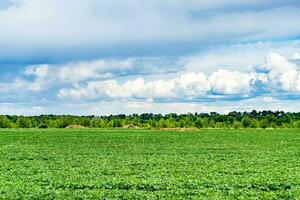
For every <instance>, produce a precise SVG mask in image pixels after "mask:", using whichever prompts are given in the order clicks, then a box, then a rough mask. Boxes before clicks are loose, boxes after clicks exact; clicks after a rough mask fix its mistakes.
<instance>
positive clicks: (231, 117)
mask: <svg viewBox="0 0 300 200" xmlns="http://www.w3.org/2000/svg"><path fill="white" fill-rule="evenodd" d="M299 122H300V113H284V112H279V111H276V112H272V111H261V112H258V111H255V110H254V111H252V112H230V113H229V114H227V115H221V114H218V113H215V112H212V113H209V114H208V113H194V114H192V113H188V114H180V115H178V114H174V113H171V114H167V115H161V114H152V113H147V114H141V115H137V114H133V115H122V114H121V115H110V116H71V115H41V116H28V117H24V116H9V115H7V116H3V115H2V116H0V128H66V127H68V126H70V125H80V126H84V127H87V128H121V127H140V128H147V129H151V128H152V129H156V128H300V123H299Z"/></svg>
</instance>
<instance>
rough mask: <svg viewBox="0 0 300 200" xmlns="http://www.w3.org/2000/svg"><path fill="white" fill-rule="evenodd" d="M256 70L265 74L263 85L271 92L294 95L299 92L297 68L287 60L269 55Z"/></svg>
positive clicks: (299, 78) (274, 54)
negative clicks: (277, 91)
mask: <svg viewBox="0 0 300 200" xmlns="http://www.w3.org/2000/svg"><path fill="white" fill-rule="evenodd" d="M257 70H258V71H261V72H264V73H265V78H266V79H265V84H267V85H268V86H269V87H270V89H271V90H279V91H283V92H290V93H296V94H297V93H299V92H300V71H299V68H298V67H297V65H296V64H295V63H293V62H291V61H289V60H288V59H287V58H285V57H283V56H281V55H279V54H277V53H271V54H269V55H268V56H267V57H266V61H265V63H264V64H263V65H261V66H259V67H258V68H257Z"/></svg>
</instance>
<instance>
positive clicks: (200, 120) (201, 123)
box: [195, 118, 204, 128]
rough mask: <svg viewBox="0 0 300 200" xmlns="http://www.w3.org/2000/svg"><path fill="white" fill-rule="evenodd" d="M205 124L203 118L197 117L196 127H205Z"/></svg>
mask: <svg viewBox="0 0 300 200" xmlns="http://www.w3.org/2000/svg"><path fill="white" fill-rule="evenodd" d="M203 126H204V123H203V121H202V119H201V118H198V119H196V121H195V127H196V128H203Z"/></svg>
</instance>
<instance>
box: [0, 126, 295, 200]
mask: <svg viewBox="0 0 300 200" xmlns="http://www.w3.org/2000/svg"><path fill="white" fill-rule="evenodd" d="M0 199H300V130H299V129H298V130H297V129H273V130H262V129H248V130H247V129H240V130H231V129H210V130H198V131H182V132H181V131H172V130H167V131H155V130H130V129H45V130H39V129H28V130H25V129H24V130H22V129H20V130H17V129H7V130H0Z"/></svg>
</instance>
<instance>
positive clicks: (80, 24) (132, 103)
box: [0, 0, 300, 115]
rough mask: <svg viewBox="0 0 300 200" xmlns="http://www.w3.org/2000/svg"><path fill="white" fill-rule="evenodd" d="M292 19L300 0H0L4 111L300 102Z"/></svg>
mask: <svg viewBox="0 0 300 200" xmlns="http://www.w3.org/2000/svg"><path fill="white" fill-rule="evenodd" d="M298 19H300V2H299V1H298V0H285V1H283V0H244V1H238V0H210V1H205V0H185V1H182V0H165V1H159V0H149V1H148V0H145V1H137V0H111V1H99V0H76V1H71V0H65V1H59V0H43V1H40V0H0V30H1V34H0V74H1V76H0V94H1V95H0V112H1V113H2V114H18V115H20V114H23V115H36V114H47V113H53V114H77V115H81V114H95V115H106V114H117V113H126V114H129V113H144V112H154V113H169V112H177V113H186V112H210V111H217V112H221V113H226V112H229V111H232V110H238V111H247V110H252V109H257V110H263V109H271V110H284V111H300V106H299V104H300V102H299V100H300V68H299V65H300V20H298Z"/></svg>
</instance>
